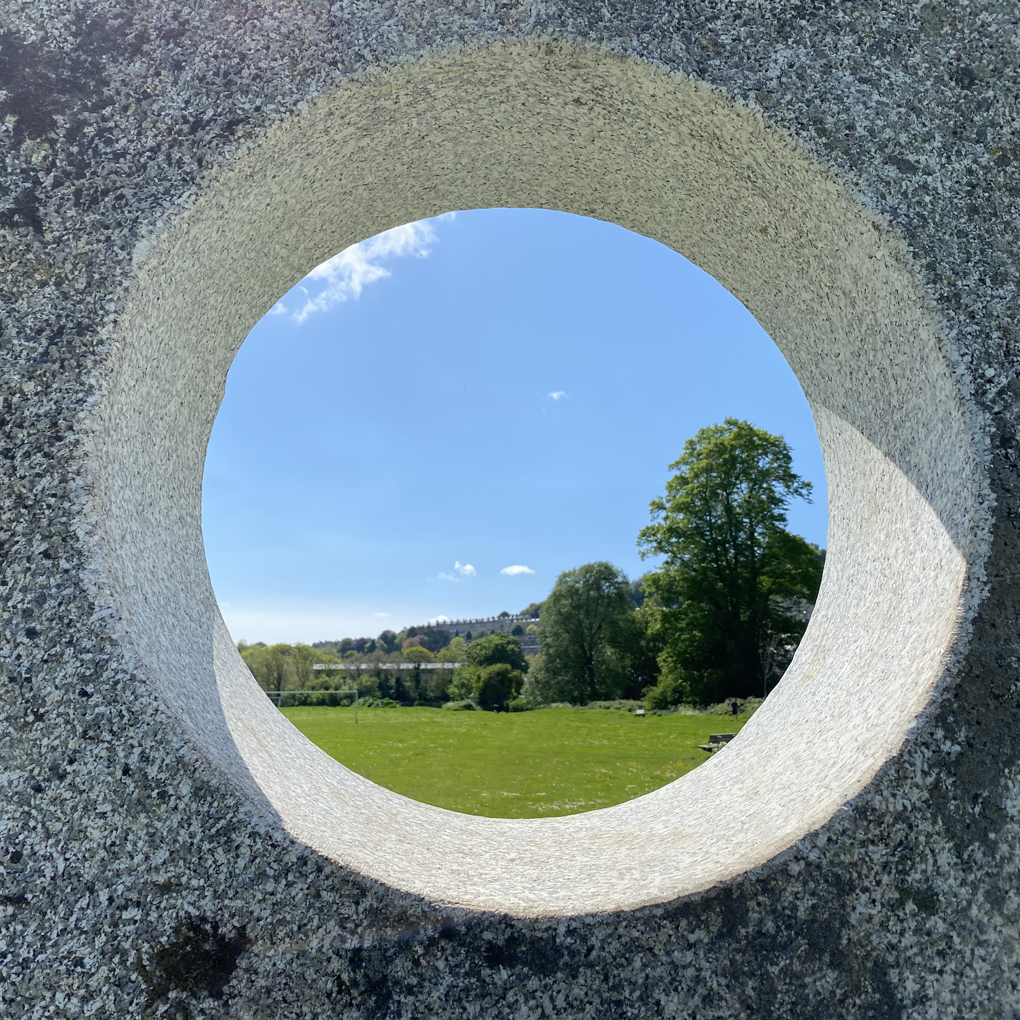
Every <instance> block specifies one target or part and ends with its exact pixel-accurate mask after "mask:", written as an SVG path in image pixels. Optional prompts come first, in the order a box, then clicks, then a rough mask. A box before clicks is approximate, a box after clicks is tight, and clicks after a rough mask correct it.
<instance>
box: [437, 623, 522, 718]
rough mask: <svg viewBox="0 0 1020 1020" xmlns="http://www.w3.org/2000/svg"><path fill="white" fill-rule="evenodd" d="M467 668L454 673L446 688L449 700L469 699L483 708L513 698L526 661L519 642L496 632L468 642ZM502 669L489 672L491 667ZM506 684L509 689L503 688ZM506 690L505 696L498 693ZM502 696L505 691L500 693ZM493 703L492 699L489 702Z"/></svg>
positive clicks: (518, 686)
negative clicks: (500, 667)
mask: <svg viewBox="0 0 1020 1020" xmlns="http://www.w3.org/2000/svg"><path fill="white" fill-rule="evenodd" d="M465 658H466V659H467V665H466V666H462V667H461V668H460V669H458V670H456V672H455V675H454V678H453V681H452V682H451V683H450V686H449V693H450V697H451V698H454V699H456V700H460V699H464V698H471V699H472V700H475V701H477V702H478V703H479V704H480V705H482V707H483V708H491V707H492V706H493V705H496V704H502V703H503V702H505V701H509V700H510V699H511V698H513V697H516V696H517V695H518V693H520V690H521V687H522V686H523V684H524V674H525V673H527V671H528V660H527V659H526V658H525V656H524V652H523V651H521V643H520V641H519V640H518V639H517V638H515V637H513V636H512V635H510V634H503V633H502V632H499V631H497V632H496V633H495V634H489V635H488V636H487V637H483V638H479V639H478V640H477V641H472V642H471V644H469V645H468V646H467V649H466V654H465ZM496 666H502V667H505V669H500V670H496V671H495V672H493V671H492V670H493V667H496ZM508 684H509V687H507V685H508ZM504 688H506V690H509V691H510V693H506V694H505V696H503V695H501V694H500V692H501V691H504ZM504 693H505V691H504ZM494 698H495V699H496V700H493V699H494Z"/></svg>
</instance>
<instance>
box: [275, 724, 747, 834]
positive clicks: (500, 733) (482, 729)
mask: <svg viewBox="0 0 1020 1020" xmlns="http://www.w3.org/2000/svg"><path fill="white" fill-rule="evenodd" d="M283 714H284V715H285V716H286V717H287V718H288V719H289V720H290V721H291V722H292V723H293V724H294V725H295V726H296V727H297V728H298V729H299V730H300V731H301V732H302V733H304V734H305V736H306V737H308V738H309V740H311V741H313V742H314V743H316V744H318V745H319V747H321V748H322V749H323V750H324V751H326V753H327V754H329V755H331V756H332V757H334V758H336V759H337V760H338V761H342V762H343V763H344V764H345V765H346V766H347V767H348V768H350V769H353V770H354V771H355V772H359V773H360V774H361V775H363V776H365V777H366V778H368V779H371V780H372V781H373V782H375V783H378V784H379V785H380V786H386V787H388V788H389V789H391V790H396V791H397V792H398V793H402V794H404V795H405V796H408V797H413V798H414V799H415V800H420V801H424V802H425V803H426V804H435V805H437V806H438V807H444V808H449V809H450V810H451V811H463V812H466V813H468V814H474V815H489V816H491V817H497V818H536V817H540V816H543V815H569V814H574V813H575V812H578V811H591V810H593V809H594V808H602V807H609V806H610V805H611V804H619V803H620V802H621V801H625V800H630V799H631V798H633V797H639V796H641V794H643V793H648V792H649V791H650V790H654V789H656V788H657V787H660V786H664V785H665V784H666V783H670V782H672V781H673V780H674V779H676V778H677V777H678V776H682V775H683V774H684V773H685V772H690V770H691V769H693V768H696V767H697V766H698V765H700V764H701V763H702V762H703V761H705V760H706V759H707V758H708V754H707V753H706V752H704V751H701V750H699V749H698V744H703V743H705V741H706V739H707V738H708V736H709V734H711V733H735V732H736V731H737V730H738V729H739V728H740V727H741V726H743V724H744V723H745V722H746V721H747V717H746V716H737V718H736V719H733V718H732V717H726V716H718V715H680V714H677V715H666V716H646V717H645V718H638V717H636V716H633V715H631V714H629V713H627V712H619V711H610V710H606V709H586V708H549V709H539V710H538V711H534V712H515V713H511V714H510V715H505V714H501V715H495V714H494V713H492V712H450V711H445V710H443V709H438V708H367V709H366V708H363V709H361V710H360V714H359V718H360V723H359V724H358V725H355V724H354V709H353V708H327V707H312V708H285V709H283Z"/></svg>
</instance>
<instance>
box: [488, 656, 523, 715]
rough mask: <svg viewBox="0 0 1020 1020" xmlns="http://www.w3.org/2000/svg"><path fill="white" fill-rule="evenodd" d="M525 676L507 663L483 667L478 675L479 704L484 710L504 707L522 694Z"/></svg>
mask: <svg viewBox="0 0 1020 1020" xmlns="http://www.w3.org/2000/svg"><path fill="white" fill-rule="evenodd" d="M523 683H524V674H523V673H522V672H521V671H520V670H519V669H514V668H513V667H512V666H510V665H508V664H507V663H505V662H497V663H496V664H495V665H493V666H483V667H482V669H481V670H480V672H479V674H478V687H477V691H478V704H479V705H481V706H482V708H495V707H496V706H497V705H504V704H506V703H507V702H508V701H510V700H511V699H513V698H516V697H517V695H518V693H520V689H521V686H522V685H523Z"/></svg>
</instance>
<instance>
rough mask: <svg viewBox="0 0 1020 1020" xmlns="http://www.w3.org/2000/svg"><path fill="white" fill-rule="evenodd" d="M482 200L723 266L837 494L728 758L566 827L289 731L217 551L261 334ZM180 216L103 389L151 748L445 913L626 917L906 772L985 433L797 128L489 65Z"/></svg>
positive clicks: (485, 59) (731, 867)
mask: <svg viewBox="0 0 1020 1020" xmlns="http://www.w3.org/2000/svg"><path fill="white" fill-rule="evenodd" d="M484 207H540V208H547V209H556V210H560V211H564V212H572V213H577V214H581V215H587V216H592V217H594V218H596V219H600V220H604V221H609V222H613V223H617V224H619V225H621V226H623V227H626V228H628V229H630V230H633V231H635V232H637V233H639V234H642V235H644V236H647V237H651V238H655V239H656V240H658V241H660V242H661V243H662V244H664V245H666V246H667V247H669V248H671V249H673V250H674V251H677V252H680V253H682V254H684V255H685V256H686V257H688V258H689V259H690V260H691V261H692V262H694V263H695V264H697V265H698V266H700V267H701V268H702V269H704V270H705V271H706V272H708V273H710V274H711V275H712V276H713V277H714V278H715V279H717V280H718V281H719V282H720V283H721V284H722V285H723V286H724V287H726V289H727V290H729V291H730V292H731V293H733V294H734V295H735V296H736V297H737V298H738V299H739V300H740V301H741V302H742V303H743V304H744V305H745V307H747V308H748V310H749V311H750V312H751V313H752V314H753V315H754V317H755V318H756V319H757V321H758V322H760V323H761V324H762V326H763V327H764V328H765V329H766V330H767V331H768V334H769V335H770V336H771V337H772V338H773V339H774V340H775V342H776V344H777V346H778V347H779V349H780V350H781V351H782V353H783V356H784V357H785V358H786V360H787V361H788V363H789V364H790V366H791V368H792V369H793V371H794V372H795V374H796V376H797V378H798V380H799V382H800V384H801V386H802V387H803V389H804V392H805V394H806V396H807V399H808V401H809V403H810V405H811V408H812V412H813V415H814V419H815V423H816V425H817V428H818V435H819V441H820V444H821V448H822V453H823V456H824V458H825V472H826V478H827V480H828V490H829V532H828V556H827V560H826V571H825V578H824V582H823V585H822V590H821V592H820V595H819V599H818V604H817V607H816V610H815V613H814V616H813V618H812V625H811V628H810V630H809V632H808V635H807V637H806V639H805V640H804V641H803V642H802V644H801V646H800V649H799V651H798V655H797V657H796V659H795V660H794V663H793V665H792V666H791V668H790V670H789V671H788V672H787V675H786V677H785V678H784V683H783V684H782V685H781V686H780V687H779V688H777V690H776V692H775V693H774V694H773V695H771V696H770V697H769V698H768V699H767V701H766V703H765V705H764V706H763V707H762V709H761V710H760V711H758V712H757V713H756V714H755V715H754V717H753V718H752V720H751V721H750V723H748V725H747V726H745V727H744V729H743V730H742V731H741V734H740V736H739V738H738V739H737V740H736V741H734V742H733V744H732V745H731V746H730V747H729V748H728V749H727V753H726V754H725V755H718V756H716V757H715V758H713V759H712V760H711V761H709V762H708V763H706V764H705V765H704V766H703V767H701V768H698V769H695V770H694V771H693V772H691V773H689V774H687V775H685V776H682V777H681V778H680V779H679V780H677V781H676V782H674V783H671V784H670V785H668V786H665V787H662V788H661V789H659V790H656V791H654V792H652V793H650V794H647V795H645V796H643V797H639V798H637V799H636V800H632V801H628V802H626V803H623V804H619V805H616V806H615V807H611V808H606V809H604V810H600V811H589V812H585V813H582V814H577V815H570V816H565V817H556V818H531V819H503V818H483V817H478V816H471V815H465V814H458V813H454V812H448V811H444V810H442V809H440V808H436V807H433V806H431V805H426V804H422V803H418V802H415V801H413V800H410V799H409V798H406V797H402V796H400V795H398V794H395V793H393V792H391V791H388V790H385V789H383V788H381V787H379V786H377V785H374V784H372V783H370V782H368V781H367V780H365V779H364V778H363V777H361V776H359V775H357V774H356V773H353V772H351V771H350V770H348V769H346V768H344V766H342V765H341V764H340V763H338V762H336V761H335V760H333V759H332V758H330V757H329V756H328V755H326V754H325V753H323V752H322V751H321V750H319V749H318V748H316V747H315V746H314V745H313V744H311V743H310V742H309V741H307V740H305V739H304V738H303V737H301V735H300V734H298V733H297V732H296V731H295V730H294V729H293V727H291V726H290V724H289V723H287V722H286V720H284V719H283V718H282V717H281V716H280V715H279V713H278V712H277V710H276V709H275V708H274V707H273V706H272V705H270V704H269V702H268V699H267V698H266V697H265V695H264V694H263V693H262V692H261V690H260V689H259V687H258V686H257V684H255V682H254V681H253V680H252V677H251V674H250V673H249V672H248V670H247V668H246V667H245V666H244V664H243V662H242V661H241V659H240V657H239V655H238V653H237V651H236V649H235V647H234V645H233V642H232V640H231V638H230V634H229V632H228V631H227V629H226V627H225V625H224V624H223V621H222V618H221V616H220V613H219V610H218V608H217V606H216V601H215V596H214V594H213V591H212V587H211V584H210V582H209V575H208V569H207V567H206V563H205V555H204V549H203V542H202V532H201V488H202V486H201V483H202V472H203V465H204V460H205V452H206V447H207V443H208V438H209V433H210V430H211V428H212V424H213V421H214V419H215V416H216V412H217V409H218V407H219V404H220V401H221V398H222V395H223V388H224V385H225V380H226V376H227V372H228V369H229V366H230V364H231V361H232V359H233V357H234V355H235V353H236V351H237V349H238V347H239V346H240V345H241V343H242V341H243V340H244V338H245V336H246V335H247V334H248V333H249V331H250V330H251V328H252V327H253V326H254V325H255V323H256V322H258V320H259V319H260V318H261V317H262V316H263V315H264V314H265V313H266V312H267V311H268V310H269V309H270V308H271V307H272V305H273V304H274V303H275V301H276V300H277V299H278V297H279V295H280V294H281V293H283V292H284V291H286V290H287V289H288V288H289V287H290V286H291V285H293V284H294V283H296V282H297V281H298V280H299V279H300V278H301V276H302V275H303V274H304V273H307V272H308V270H309V269H310V268H311V267H314V266H315V265H318V264H319V263H321V262H322V261H324V260H325V259H327V258H329V257H330V256H331V255H332V254H333V253H335V252H337V251H341V250H343V249H344V248H346V247H348V246H349V245H351V244H354V243H356V242H358V241H361V240H363V239H365V238H367V237H371V236H373V235H375V234H378V233H380V232H381V231H384V230H386V229H389V228H391V227H393V226H396V225H398V224H402V223H409V222H412V221H417V220H421V219H424V218H427V217H431V216H436V215H439V214H441V213H443V212H445V211H447V210H450V209H466V208H484ZM174 215H175V217H176V218H175V219H174V220H173V222H172V223H171V224H170V225H169V226H168V227H167V228H166V229H165V230H164V231H163V232H162V233H161V234H159V235H158V236H155V237H151V238H147V239H145V240H144V241H143V242H142V243H140V244H139V246H138V248H137V250H136V251H135V253H134V257H135V263H136V265H137V266H138V273H137V278H136V280H135V281H134V283H133V285H132V286H131V289H130V292H129V294H128V295H127V300H126V303H125V307H124V311H123V314H121V315H120V316H119V318H118V320H117V322H116V324H115V328H114V334H115V335H114V336H113V337H112V340H113V341H114V342H115V344H116V346H115V352H116V353H115V355H114V356H112V357H111V359H110V367H109V371H108V372H107V374H106V375H104V377H103V378H101V379H97V380H95V382H96V387H97V392H96V399H95V403H94V434H93V436H92V437H90V440H89V443H88V444H85V445H83V454H84V456H85V464H84V470H85V472H86V474H87V478H86V479H85V480H86V482H87V484H88V494H89V499H90V500H91V515H92V520H93V521H94V522H95V531H94V533H93V534H92V535H91V536H89V539H90V541H91V542H92V544H93V548H94V550H95V557H94V565H93V570H92V573H91V575H90V579H91V581H92V583H93V586H94V590H95V597H96V599H97V600H98V601H99V604H101V605H103V606H105V612H106V614H107V617H108V619H109V621H110V622H109V626H110V628H111V631H112V632H114V634H115V636H116V638H117V640H118V641H120V643H121V644H122V646H123V650H124V655H125V656H126V658H127V661H128V663H129V664H130V666H131V668H132V670H133V672H134V675H135V676H136V677H137V678H138V679H140V680H141V681H143V682H145V683H146V684H148V685H149V687H150V690H152V691H153V692H154V694H155V697H156V698H157V700H158V702H159V704H160V706H161V709H160V711H161V716H160V719H159V720H158V724H159V725H158V728H156V729H155V730H154V732H157V733H158V734H159V739H163V740H166V741H168V742H170V743H172V744H174V746H178V747H179V748H180V753H181V754H182V755H185V756H188V757H190V758H194V759H197V760H200V761H201V762H202V764H203V769H204V773H205V775H206V776H207V777H208V782H209V783H211V784H212V785H213V786H214V788H215V789H217V790H219V791H221V792H222V795H223V796H224V797H230V798H231V799H232V800H233V801H239V802H240V803H242V804H243V805H244V806H245V810H247V811H249V812H250V813H251V814H252V815H253V816H255V817H258V818H259V819H261V823H262V824H264V825H265V826H266V829H267V831H272V832H275V833H277V835H278V836H279V837H280V838H285V839H290V840H293V841H295V842H296V843H298V844H301V845H304V846H306V847H310V848H312V849H314V851H315V852H317V853H319V854H321V855H322V856H323V857H324V858H326V859H329V860H330V861H332V862H334V863H335V864H337V865H339V866H341V867H344V868H348V869H351V870H352V871H353V872H355V873H358V874H361V875H364V876H367V877H369V878H371V879H373V880H376V881H379V882H382V883H385V884H388V885H390V886H393V887H395V888H398V889H402V890H405V891H408V892H411V893H414V894H417V895H420V896H422V897H424V898H426V899H428V900H429V901H433V902H443V903H448V904H456V905H459V906H462V907H465V908H470V909H474V910H498V911H503V912H507V913H511V914H516V915H529V916H530V915H539V914H545V915H559V916H562V915H567V914H580V913H592V912H604V911H612V910H620V909H630V908H634V907H637V906H640V905H642V904H650V903H661V902H665V901H667V900H671V899H674V898H676V897H680V896H685V895H691V894H694V893H697V892H699V891H701V890H704V889H707V888H709V887H711V886H713V885H715V884H718V883H720V882H724V881H727V880H730V879H733V878H735V877H737V876H740V875H741V874H744V873H746V872H747V871H748V870H749V869H752V868H755V867H757V866H759V865H762V864H764V863H766V862H768V861H769V860H770V859H772V858H774V857H775V856H776V855H777V854H779V853H781V852H782V851H783V850H785V849H787V848H789V847H790V846H791V845H793V844H794V843H795V842H796V841H797V840H799V839H800V838H802V837H803V836H805V835H806V834H808V833H810V832H811V831H813V830H815V829H817V828H819V827H820V826H822V825H824V824H826V823H827V822H828V821H829V820H830V819H831V818H832V817H833V815H834V814H835V812H836V811H838V810H839V808H840V807H841V806H842V805H844V804H846V803H847V802H848V801H849V800H851V799H852V798H854V797H855V796H856V795H857V794H858V793H860V791H861V790H862V789H863V788H864V787H865V786H866V785H867V784H868V783H869V782H871V781H872V779H874V778H875V776H876V775H877V774H878V773H879V771H880V770H881V769H882V767H883V766H884V765H885V764H886V763H888V762H889V761H890V760H891V759H893V758H894V757H895V756H896V755H897V754H898V753H899V751H900V749H901V748H902V747H903V745H904V742H905V741H907V740H908V739H909V736H910V733H911V731H912V728H913V727H914V726H915V725H916V723H917V720H918V718H919V716H921V715H922V714H923V713H924V712H925V711H926V710H927V707H928V706H929V704H930V703H931V700H932V697H933V693H934V692H935V691H936V690H937V688H938V686H939V684H940V683H941V682H942V681H943V678H944V677H945V676H946V671H947V669H949V668H951V667H952V663H951V662H950V661H949V658H950V656H951V655H952V654H954V652H953V649H955V648H956V647H958V645H959V641H958V637H959V635H958V627H959V622H958V621H959V619H960V617H961V611H962V599H963V597H964V595H963V592H964V584H965V579H966V565H967V562H968V556H969V555H970V554H971V552H972V549H971V542H972V537H971V536H973V535H974V534H975V533H976V531H975V528H974V527H973V526H972V521H971V515H972V513H973V508H974V507H975V506H976V505H978V503H979V499H978V498H977V497H976V496H975V493H976V492H979V491H980V485H979V481H978V480H977V478H976V476H975V475H974V472H973V469H972V465H973V464H975V463H978V461H979V455H978V454H977V453H976V452H975V445H976V442H977V440H976V439H975V435H976V431H975V429H974V427H973V425H972V422H971V421H970V420H969V418H968V417H967V415H966V413H965V412H964V410H963V406H962V402H961V399H960V394H959V390H958V384H957V382H956V380H955V377H954V374H953V371H952V370H951V367H950V366H949V365H948V364H947V363H946V359H945V357H944V355H943V351H942V347H941V342H940V335H939V326H938V324H937V323H936V322H935V321H934V320H933V317H932V315H931V312H930V310H929V307H928V305H927V303H926V300H925V298H924V295H923V294H922V293H921V292H920V290H919V288H918V286H917V284H916V281H915V279H914V277H913V275H912V270H911V263H910V258H909V256H908V254H907V253H906V252H905V251H904V250H903V245H902V241H901V239H900V238H899V237H898V236H897V235H896V234H895V233H893V232H891V231H890V230H888V229H887V227H886V226H885V225H884V224H883V222H882V221H881V220H879V219H878V218H876V217H875V216H874V215H873V214H872V213H871V212H870V211H868V210H867V209H865V208H863V207H862V206H861V204H860V203H859V202H858V201H857V199H856V198H855V197H854V196H851V195H848V194H846V193H845V192H844V191H843V190H842V189H841V188H840V187H839V186H838V185H837V184H835V183H834V182H833V181H832V180H831V179H830V178H829V177H828V176H827V174H826V172H825V170H824V169H823V168H821V167H819V166H818V165H816V164H815V163H814V162H813V161H812V160H811V159H810V158H808V157H807V156H805V155H804V153H803V151H802V150H801V149H800V148H799V147H798V146H796V145H794V144H793V143H792V142H791V141H790V139H789V138H788V137H787V136H785V135H784V134H783V132H782V131H780V130H778V129H776V128H774V127H771V126H769V125H767V124H765V123H764V122H763V121H762V120H761V119H759V118H758V117H756V116H755V115H754V114H752V113H751V112H749V111H748V110H746V109H742V108H740V107H738V106H736V105H734V104H732V103H730V102H729V101H728V100H727V99H726V98H725V97H724V96H722V95H721V94H719V93H716V92H713V91H711V90H709V89H707V88H704V87H701V86H698V85H696V84H694V83H692V82H690V81H687V80H685V79H683V78H680V77H677V76H671V75H669V74H666V73H664V72H663V71H661V70H660V69H657V68H653V67H649V66H647V65H644V64H642V63H639V62H637V61H634V60H628V59H624V58H619V57H615V56H612V55H609V54H606V53H602V52H590V51H586V50H583V49H581V48H578V47H574V46H570V45H566V44H563V45H544V44H543V45H534V44H509V43H507V44H496V45H492V46H489V47H484V48H478V49H475V50H471V51H470V52H469V53H460V54H451V55H445V56H429V57H423V58H422V59H421V60H420V61H419V62H417V63H415V64H413V65H401V66H399V67H394V68H389V69H385V70H380V71H379V72H378V73H377V74H375V75H373V76H371V77H368V78H366V79H364V80H359V81H356V82H350V83H348V84H347V85H345V86H343V87H342V88H338V89H336V90H335V91H332V92H329V93H326V94H323V95H322V96H320V97H319V98H318V100H317V101H316V102H315V103H313V104H311V105H310V106H309V107H308V108H307V109H306V110H303V111H302V112H300V113H299V114H296V115H295V116H293V117H292V118H290V119H289V120H287V121H286V122H285V123H281V124H279V125H278V126H277V127H276V128H275V129H274V130H273V131H271V132H270V133H269V134H268V135H267V136H266V137H264V138H262V139H261V140H258V141H257V142H253V144H252V145H251V147H250V149H248V150H246V151H244V152H243V153H237V154H236V155H235V157H234V162H233V163H232V165H231V166H230V167H229V168H227V169H225V170H223V171H222V172H221V173H219V174H217V175H216V176H215V178H210V179H209V180H208V181H207V182H206V184H205V186H204V188H203V191H202V193H201V194H199V195H198V196H197V197H196V198H195V201H194V203H193V205H191V206H190V207H189V208H188V209H187V211H185V212H183V213H175V214H174ZM210 824H215V821H214V820H211V822H210Z"/></svg>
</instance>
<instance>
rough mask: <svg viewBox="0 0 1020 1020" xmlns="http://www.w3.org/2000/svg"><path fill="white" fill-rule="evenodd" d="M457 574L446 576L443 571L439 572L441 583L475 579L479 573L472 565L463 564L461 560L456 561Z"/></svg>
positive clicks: (454, 566) (454, 565)
mask: <svg viewBox="0 0 1020 1020" xmlns="http://www.w3.org/2000/svg"><path fill="white" fill-rule="evenodd" d="M453 569H454V571H455V573H453V574H444V573H443V572H442V571H440V572H439V580H440V581H459V580H460V579H461V578H462V577H474V576H475V575H476V574H477V573H478V571H477V570H475V568H474V567H473V566H471V564H470V563H461V562H460V560H456V561H455V562H454V564H453Z"/></svg>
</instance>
